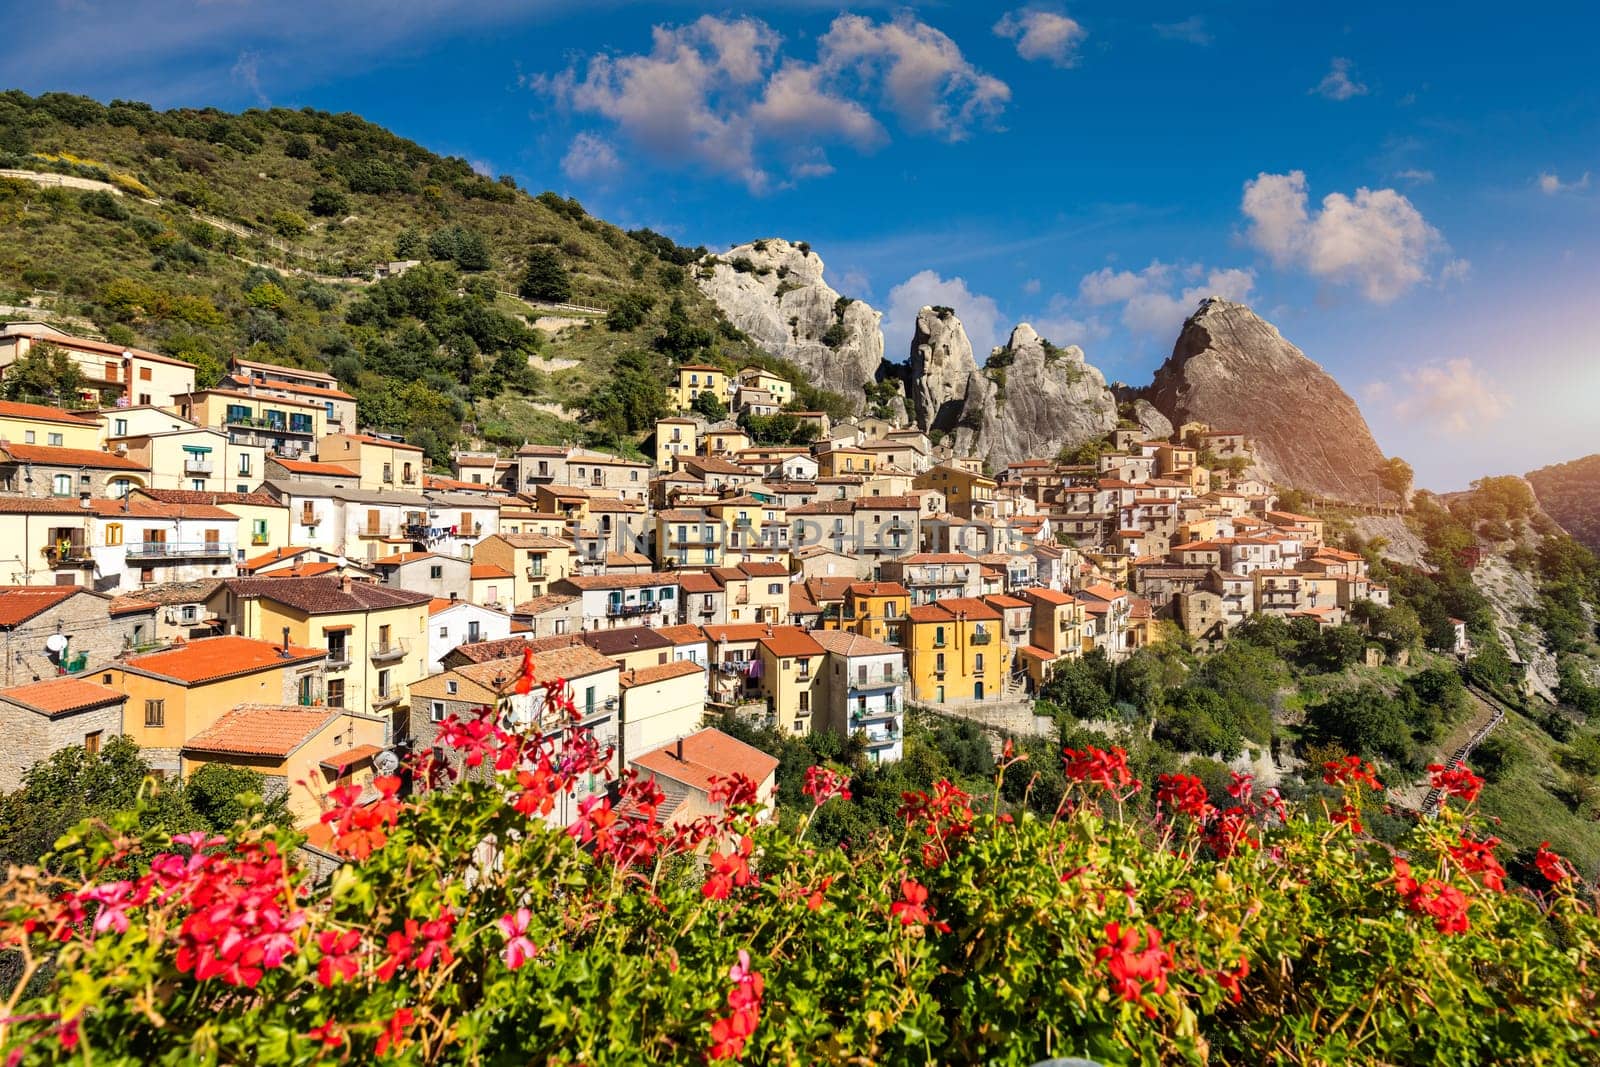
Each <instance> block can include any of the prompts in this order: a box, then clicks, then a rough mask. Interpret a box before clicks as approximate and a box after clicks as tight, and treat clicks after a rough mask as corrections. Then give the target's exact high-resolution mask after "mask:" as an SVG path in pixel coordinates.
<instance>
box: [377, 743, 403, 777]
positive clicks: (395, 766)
mask: <svg viewBox="0 0 1600 1067" xmlns="http://www.w3.org/2000/svg"><path fill="white" fill-rule="evenodd" d="M372 769H373V770H374V771H376V772H377V773H379V774H393V773H394V772H395V771H398V770H399V769H400V757H399V756H396V755H395V754H394V751H393V750H392V749H387V748H386V749H384V750H383V751H382V752H380V753H378V754H377V755H376V756H373V757H372Z"/></svg>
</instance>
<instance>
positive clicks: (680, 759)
mask: <svg viewBox="0 0 1600 1067" xmlns="http://www.w3.org/2000/svg"><path fill="white" fill-rule="evenodd" d="M677 756H678V762H679V763H682V762H683V738H681V737H680V738H678V751H677Z"/></svg>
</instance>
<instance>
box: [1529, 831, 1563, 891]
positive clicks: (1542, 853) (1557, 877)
mask: <svg viewBox="0 0 1600 1067" xmlns="http://www.w3.org/2000/svg"><path fill="white" fill-rule="evenodd" d="M1533 865H1534V866H1535V867H1537V868H1539V873H1540V874H1542V875H1544V880H1545V881H1547V882H1549V883H1550V884H1551V885H1559V884H1561V883H1562V882H1565V881H1566V880H1567V879H1568V878H1571V877H1572V871H1571V870H1570V869H1569V868H1568V867H1567V861H1566V860H1564V859H1562V858H1561V857H1560V856H1558V855H1556V854H1555V853H1554V852H1551V851H1550V842H1548V841H1541V842H1539V851H1538V852H1537V853H1536V854H1535V855H1534V857H1533Z"/></svg>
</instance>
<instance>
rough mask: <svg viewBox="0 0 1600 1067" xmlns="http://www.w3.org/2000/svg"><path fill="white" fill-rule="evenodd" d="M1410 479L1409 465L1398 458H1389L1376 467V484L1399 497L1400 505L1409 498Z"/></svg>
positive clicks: (1411, 474)
mask: <svg viewBox="0 0 1600 1067" xmlns="http://www.w3.org/2000/svg"><path fill="white" fill-rule="evenodd" d="M1412 477H1413V472H1412V470H1411V464H1409V463H1407V462H1406V461H1405V460H1403V459H1401V458H1400V457H1399V456H1390V457H1389V458H1388V459H1386V460H1384V461H1383V462H1382V463H1381V464H1379V465H1378V484H1379V485H1381V486H1383V487H1384V488H1385V489H1387V490H1388V491H1389V492H1391V493H1393V494H1394V495H1395V496H1397V497H1399V498H1400V501H1401V503H1404V502H1405V501H1406V500H1407V499H1408V498H1409V497H1410V494H1411V482H1412Z"/></svg>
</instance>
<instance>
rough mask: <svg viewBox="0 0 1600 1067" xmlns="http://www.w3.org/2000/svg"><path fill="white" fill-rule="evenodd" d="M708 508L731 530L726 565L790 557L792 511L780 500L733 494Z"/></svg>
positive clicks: (726, 547) (723, 557)
mask: <svg viewBox="0 0 1600 1067" xmlns="http://www.w3.org/2000/svg"><path fill="white" fill-rule="evenodd" d="M705 511H706V512H707V513H708V514H710V515H711V516H713V517H714V518H715V519H716V520H717V521H718V522H720V523H721V524H722V528H723V529H724V530H726V531H727V534H728V536H727V540H726V543H725V545H724V547H723V553H722V562H723V565H724V566H728V567H737V566H738V565H739V564H741V563H774V562H779V561H781V560H786V559H787V558H788V550H789V537H790V530H789V513H788V511H787V509H785V508H784V506H783V505H782V504H780V503H778V502H777V501H775V500H773V501H767V500H761V499H759V498H757V497H753V496H730V497H723V498H722V499H720V500H717V501H716V502H714V503H710V504H707V505H706V506H705Z"/></svg>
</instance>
